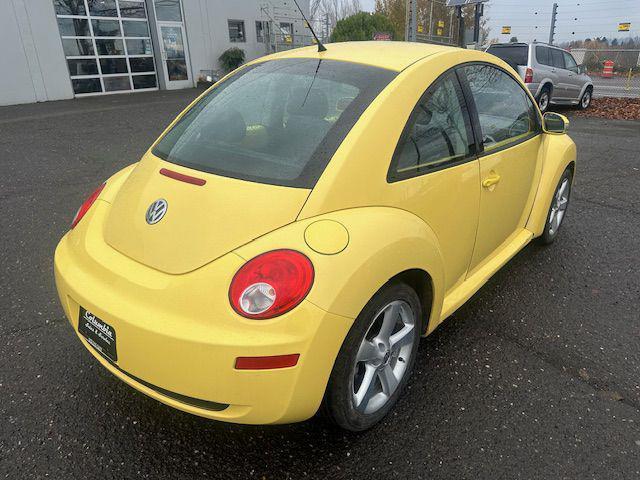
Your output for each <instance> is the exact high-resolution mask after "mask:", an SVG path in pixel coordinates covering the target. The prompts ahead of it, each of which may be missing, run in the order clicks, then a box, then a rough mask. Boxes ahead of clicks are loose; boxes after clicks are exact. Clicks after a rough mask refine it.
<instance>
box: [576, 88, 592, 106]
mask: <svg viewBox="0 0 640 480" xmlns="http://www.w3.org/2000/svg"><path fill="white" fill-rule="evenodd" d="M592 98H593V89H592V88H591V87H588V88H587V89H586V90H585V91H584V93H583V94H582V97H580V101H579V102H578V108H579V109H580V110H586V109H587V108H589V105H591V99H592Z"/></svg>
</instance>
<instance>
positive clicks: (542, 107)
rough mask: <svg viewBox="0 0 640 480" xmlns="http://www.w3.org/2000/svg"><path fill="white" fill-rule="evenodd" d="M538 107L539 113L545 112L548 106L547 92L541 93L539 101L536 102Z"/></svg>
mask: <svg viewBox="0 0 640 480" xmlns="http://www.w3.org/2000/svg"><path fill="white" fill-rule="evenodd" d="M538 106H539V107H540V111H542V112H545V111H546V110H547V107H548V106H549V94H548V93H547V92H542V94H541V95H540V100H538Z"/></svg>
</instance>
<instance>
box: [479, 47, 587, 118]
mask: <svg viewBox="0 0 640 480" xmlns="http://www.w3.org/2000/svg"><path fill="white" fill-rule="evenodd" d="M487 52H488V53H491V54H493V55H495V56H496V57H499V58H501V59H502V60H504V61H505V62H507V63H508V64H509V65H511V67H513V69H514V70H515V71H517V72H518V74H519V75H520V76H521V77H522V79H523V80H524V83H526V84H527V87H529V90H530V91H531V93H532V94H533V96H534V97H536V100H537V101H538V106H539V107H540V110H542V112H543V113H544V112H545V111H546V110H547V108H549V104H554V105H577V106H578V107H579V108H581V109H585V108H587V107H588V106H589V105H590V104H591V98H592V96H593V82H592V81H591V77H589V75H587V74H586V72H585V69H584V67H583V66H582V65H578V64H577V63H576V61H575V59H574V58H573V55H571V53H569V52H567V51H566V50H563V49H561V48H558V47H554V46H553V45H548V44H546V43H537V42H534V43H494V44H493V45H491V46H490V47H489V48H488V49H487Z"/></svg>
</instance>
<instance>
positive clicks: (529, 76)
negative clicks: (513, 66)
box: [524, 68, 533, 83]
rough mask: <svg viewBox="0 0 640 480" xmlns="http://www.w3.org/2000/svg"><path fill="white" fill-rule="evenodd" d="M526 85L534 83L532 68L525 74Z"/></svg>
mask: <svg viewBox="0 0 640 480" xmlns="http://www.w3.org/2000/svg"><path fill="white" fill-rule="evenodd" d="M524 83H533V70H532V69H531V68H527V71H526V72H525V73H524Z"/></svg>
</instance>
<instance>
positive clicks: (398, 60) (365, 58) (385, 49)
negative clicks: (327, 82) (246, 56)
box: [260, 41, 462, 72]
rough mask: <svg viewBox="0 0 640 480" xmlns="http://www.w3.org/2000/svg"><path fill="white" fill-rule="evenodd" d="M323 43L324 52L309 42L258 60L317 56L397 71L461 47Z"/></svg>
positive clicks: (377, 43) (413, 44)
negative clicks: (426, 58) (300, 46)
mask: <svg viewBox="0 0 640 480" xmlns="http://www.w3.org/2000/svg"><path fill="white" fill-rule="evenodd" d="M325 46H326V48H327V50H326V51H324V52H318V47H317V46H315V45H313V46H310V47H304V48H297V49H295V50H289V51H285V52H280V53H276V54H273V55H268V56H266V57H262V58H261V59H260V60H261V61H264V60H272V59H276V58H278V59H280V58H318V59H327V60H341V61H346V62H353V63H362V64H365V65H371V66H374V67H380V68H386V69H388V70H395V71H398V72H400V71H402V70H404V69H405V68H407V67H408V66H409V65H411V64H413V63H415V62H417V61H418V60H421V59H423V58H425V57H428V56H431V55H434V54H436V53H441V52H449V51H454V50H459V51H462V49H460V48H456V47H448V46H443V45H433V44H429V43H415V42H387V41H369V42H344V43H328V44H326V45H325Z"/></svg>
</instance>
